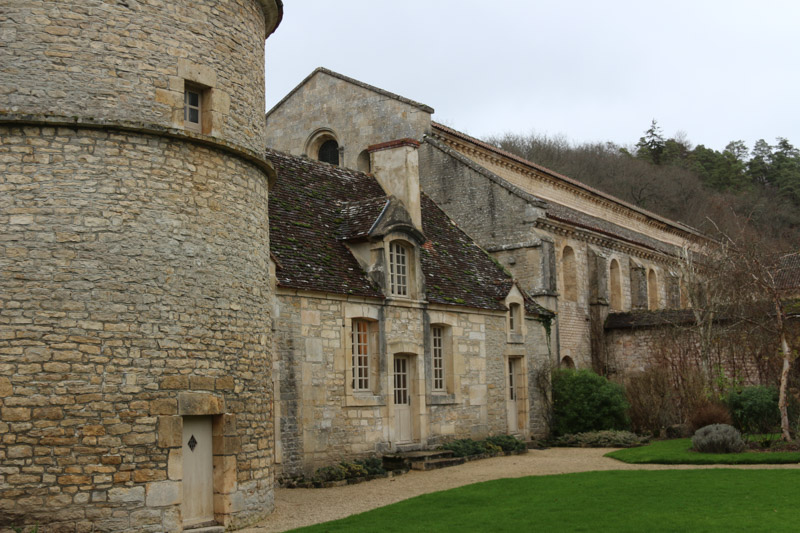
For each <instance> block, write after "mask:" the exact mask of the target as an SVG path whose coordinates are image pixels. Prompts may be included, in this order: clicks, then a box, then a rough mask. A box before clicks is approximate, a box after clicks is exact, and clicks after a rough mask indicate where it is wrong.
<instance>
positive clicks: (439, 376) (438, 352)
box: [431, 326, 447, 392]
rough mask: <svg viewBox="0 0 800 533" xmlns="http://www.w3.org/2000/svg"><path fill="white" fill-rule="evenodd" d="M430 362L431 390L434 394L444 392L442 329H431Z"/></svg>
mask: <svg viewBox="0 0 800 533" xmlns="http://www.w3.org/2000/svg"><path fill="white" fill-rule="evenodd" d="M431 360H432V363H433V364H432V367H433V368H432V370H433V384H432V389H433V391H435V392H445V391H446V390H447V382H446V381H445V353H444V328H443V327H441V326H433V327H432V328H431Z"/></svg>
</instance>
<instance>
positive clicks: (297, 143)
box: [267, 72, 431, 168]
mask: <svg viewBox="0 0 800 533" xmlns="http://www.w3.org/2000/svg"><path fill="white" fill-rule="evenodd" d="M430 123H431V116H430V113H429V112H425V111H424V110H422V109H421V108H419V107H417V106H414V105H411V104H409V103H406V102H403V101H400V100H397V99H394V98H391V97H388V96H386V95H384V94H380V93H377V92H375V91H372V90H370V89H367V88H365V87H361V86H359V85H356V84H353V83H350V82H348V81H345V80H342V79H341V78H338V77H336V76H332V75H330V74H327V73H325V72H317V73H316V74H314V75H313V76H312V77H311V78H310V79H309V80H308V81H307V82H306V83H305V84H304V85H303V86H301V87H300V88H299V89H298V90H297V91H296V92H295V93H294V94H292V95H291V96H289V98H288V99H287V100H286V101H284V102H283V103H281V104H280V105H279V106H278V107H276V108H274V109H273V110H271V112H270V114H269V115H268V116H267V146H270V147H272V148H275V149H276V150H281V151H284V152H288V153H290V154H292V155H304V153H303V150H304V149H305V146H306V142H307V141H308V139H309V136H310V135H311V134H312V133H314V132H315V131H317V130H319V129H320V128H327V129H330V130H332V131H333V132H334V134H335V135H336V138H337V139H338V142H339V147H340V149H342V152H341V153H342V154H343V155H344V159H343V161H342V162H341V165H342V166H344V167H347V168H358V167H357V158H358V156H359V154H361V152H362V151H364V150H366V149H367V147H368V146H371V145H373V144H379V143H383V142H388V141H394V140H397V139H404V138H411V139H415V140H421V138H422V135H423V134H424V133H427V132H429V131H430ZM305 155H309V157H313V158H314V159H316V154H313V155H312V154H305Z"/></svg>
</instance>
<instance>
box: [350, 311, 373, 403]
mask: <svg viewBox="0 0 800 533" xmlns="http://www.w3.org/2000/svg"><path fill="white" fill-rule="evenodd" d="M352 344H353V363H352V364H353V390H354V391H368V390H370V379H369V374H370V364H369V359H370V348H369V322H367V321H366V320H353V343H352Z"/></svg>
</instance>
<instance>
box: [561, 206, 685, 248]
mask: <svg viewBox="0 0 800 533" xmlns="http://www.w3.org/2000/svg"><path fill="white" fill-rule="evenodd" d="M546 213H547V218H550V219H553V220H560V221H562V222H566V223H568V224H571V225H573V226H577V227H581V228H585V229H589V230H592V231H595V232H597V233H602V234H604V235H609V236H612V237H615V238H617V239H622V240H625V241H627V242H630V243H632V244H636V245H639V246H644V247H646V248H650V249H651V250H656V251H659V252H662V253H665V254H669V255H678V254H679V253H680V248H678V247H677V246H674V245H672V244H667V243H665V242H662V241H659V240H658V239H653V238H651V237H648V236H647V235H644V234H642V233H639V232H637V231H633V230H630V229H628V228H624V227H622V226H618V225H617V224H614V223H612V222H608V221H607V220H603V219H602V218H598V217H593V216H591V215H587V214H586V213H582V212H580V211H577V210H575V209H571V208H569V207H566V206H563V205H561V204H556V203H553V202H548V203H547V209H546Z"/></svg>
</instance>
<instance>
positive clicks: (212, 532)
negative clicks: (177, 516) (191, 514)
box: [184, 524, 225, 533]
mask: <svg viewBox="0 0 800 533" xmlns="http://www.w3.org/2000/svg"><path fill="white" fill-rule="evenodd" d="M184 531H185V532H187V533H225V528H224V527H223V526H218V525H213V526H211V525H208V526H207V525H203V524H201V525H199V526H197V527H190V528H188V529H184Z"/></svg>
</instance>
